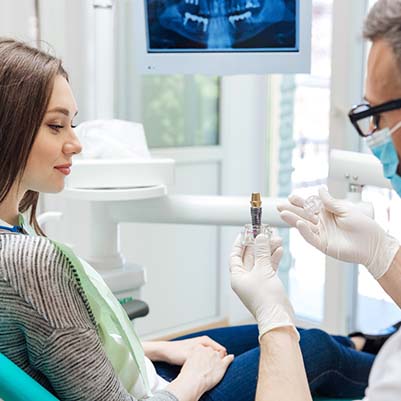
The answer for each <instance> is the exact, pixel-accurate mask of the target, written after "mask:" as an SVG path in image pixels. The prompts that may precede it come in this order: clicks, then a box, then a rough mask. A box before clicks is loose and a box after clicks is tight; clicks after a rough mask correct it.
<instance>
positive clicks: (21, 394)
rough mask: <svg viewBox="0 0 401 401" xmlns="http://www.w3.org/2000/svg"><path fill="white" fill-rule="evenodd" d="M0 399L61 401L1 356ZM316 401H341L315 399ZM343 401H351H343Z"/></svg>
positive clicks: (8, 400) (13, 400)
mask: <svg viewBox="0 0 401 401" xmlns="http://www.w3.org/2000/svg"><path fill="white" fill-rule="evenodd" d="M0 399H2V400H4V401H39V400H40V401H59V400H58V398H56V397H55V396H54V395H52V394H51V393H50V392H48V391H47V390H46V389H45V388H44V387H42V386H41V385H40V384H39V383H38V382H36V381H35V380H33V379H32V378H31V377H30V376H29V375H28V374H27V373H25V372H24V371H23V370H22V369H20V368H19V367H18V366H17V365H15V364H14V363H13V362H11V361H10V360H9V359H8V358H6V357H5V356H4V355H3V354H0ZM314 401H341V400H340V399H333V398H314ZM342 401H351V400H345V399H342Z"/></svg>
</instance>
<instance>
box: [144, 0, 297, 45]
mask: <svg viewBox="0 0 401 401" xmlns="http://www.w3.org/2000/svg"><path fill="white" fill-rule="evenodd" d="M298 1H299V0H226V1H223V0H146V5H147V7H146V10H147V19H148V36H149V51H154V52H160V51H177V52H178V51H197V50H199V49H202V51H205V49H206V50H209V51H230V49H235V51H238V50H244V51H269V50H271V51H278V50H281V49H285V50H286V51H289V50H290V51H291V50H293V51H297V50H298V43H297V42H298V30H297V25H298V24H297V22H298V18H299V16H298V8H299V4H298Z"/></svg>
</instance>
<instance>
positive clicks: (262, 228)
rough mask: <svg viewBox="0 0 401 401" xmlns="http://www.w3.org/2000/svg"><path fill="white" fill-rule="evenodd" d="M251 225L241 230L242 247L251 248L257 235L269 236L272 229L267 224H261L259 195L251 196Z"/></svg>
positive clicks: (246, 225)
mask: <svg viewBox="0 0 401 401" xmlns="http://www.w3.org/2000/svg"><path fill="white" fill-rule="evenodd" d="M250 211H251V222H252V223H251V224H245V226H244V228H243V229H242V235H241V242H242V245H244V246H253V245H254V244H255V238H256V237H257V236H258V235H259V234H264V235H266V236H269V237H270V236H271V234H272V229H271V228H270V226H269V225H268V224H262V200H261V197H260V193H253V194H252V195H251V208H250Z"/></svg>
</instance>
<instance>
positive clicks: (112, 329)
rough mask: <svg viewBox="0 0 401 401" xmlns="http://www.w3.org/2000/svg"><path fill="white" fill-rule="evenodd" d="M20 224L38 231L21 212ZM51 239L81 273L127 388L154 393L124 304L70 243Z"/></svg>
mask: <svg viewBox="0 0 401 401" xmlns="http://www.w3.org/2000/svg"><path fill="white" fill-rule="evenodd" d="M20 225H21V226H22V227H23V228H24V230H25V231H26V232H27V233H29V235H34V236H35V235H36V234H35V232H34V230H33V229H32V227H30V226H29V225H27V224H25V223H24V219H23V217H22V216H21V215H20ZM50 241H51V242H52V244H53V245H54V246H55V247H56V248H57V249H58V250H59V251H60V252H61V253H62V254H63V255H64V256H65V257H66V258H67V260H68V261H69V264H70V266H71V268H72V269H73V271H74V273H75V275H76V276H77V278H78V281H79V284H80V286H81V287H82V289H83V290H84V293H85V295H86V298H87V300H88V302H89V306H90V309H91V312H92V314H93V315H94V320H95V322H96V326H97V331H98V334H99V336H100V339H101V342H102V345H103V349H104V351H105V352H106V355H107V357H108V359H109V360H110V362H111V364H112V365H113V368H114V371H115V372H116V374H117V375H118V377H119V379H120V380H121V382H122V384H123V385H124V388H125V389H126V390H127V391H128V392H129V393H130V394H131V395H133V396H134V397H135V398H137V399H142V398H147V397H150V396H152V393H151V391H150V387H149V383H148V377H147V371H146V365H145V357H144V352H143V348H142V345H141V342H140V340H139V338H138V336H137V334H136V333H135V330H134V328H133V326H132V323H131V321H130V320H129V318H128V316H127V314H126V312H125V310H124V308H123V307H122V306H121V304H120V303H119V302H118V300H117V299H116V297H115V296H114V295H113V293H112V292H111V291H110V289H109V288H108V287H107V285H106V283H105V282H104V280H103V279H102V277H101V276H100V274H99V273H97V272H96V271H95V269H93V268H92V267H91V266H90V265H89V264H88V263H87V262H85V261H84V260H82V259H80V258H78V257H77V256H76V255H75V253H74V251H73V250H72V249H71V248H69V247H68V246H66V245H64V244H61V243H59V242H57V241H53V240H50Z"/></svg>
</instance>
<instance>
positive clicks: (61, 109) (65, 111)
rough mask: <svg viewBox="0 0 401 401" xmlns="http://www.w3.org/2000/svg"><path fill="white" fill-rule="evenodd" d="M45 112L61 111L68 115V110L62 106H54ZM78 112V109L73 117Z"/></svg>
mask: <svg viewBox="0 0 401 401" xmlns="http://www.w3.org/2000/svg"><path fill="white" fill-rule="evenodd" d="M47 113H62V114H64V115H66V116H67V117H69V116H70V112H69V110H68V109H65V108H64V107H54V108H53V109H51V110H47ZM77 114H78V110H77V111H76V112H75V114H74V117H75V116H76V115H77Z"/></svg>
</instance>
